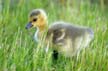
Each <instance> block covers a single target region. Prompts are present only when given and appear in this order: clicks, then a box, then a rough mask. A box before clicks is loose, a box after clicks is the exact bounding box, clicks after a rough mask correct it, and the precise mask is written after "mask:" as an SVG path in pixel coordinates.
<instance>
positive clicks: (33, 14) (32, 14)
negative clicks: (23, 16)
mask: <svg viewBox="0 0 108 71" xmlns="http://www.w3.org/2000/svg"><path fill="white" fill-rule="evenodd" d="M40 13H41V12H40V11H39V10H33V11H32V12H31V13H30V17H32V16H35V15H39V14H40Z"/></svg>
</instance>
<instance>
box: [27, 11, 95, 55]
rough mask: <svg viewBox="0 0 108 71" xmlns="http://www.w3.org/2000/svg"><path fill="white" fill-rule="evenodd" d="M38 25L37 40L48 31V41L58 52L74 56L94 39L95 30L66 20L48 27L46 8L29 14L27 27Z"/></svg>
mask: <svg viewBox="0 0 108 71" xmlns="http://www.w3.org/2000/svg"><path fill="white" fill-rule="evenodd" d="M31 27H37V29H38V30H37V31H36V33H35V40H36V41H38V42H39V39H41V37H42V35H44V32H45V31H47V35H46V42H49V43H50V44H52V45H53V46H54V48H53V49H54V52H55V50H56V51H57V53H60V54H63V55H64V56H66V57H72V56H74V55H76V54H77V53H79V52H80V50H81V49H82V48H85V47H87V45H88V44H89V43H90V41H91V40H92V39H93V36H94V34H93V31H92V29H90V28H87V27H79V26H74V25H72V24H70V23H66V22H54V23H53V24H52V25H50V26H49V27H48V25H47V16H46V13H45V11H44V10H42V9H34V10H33V11H31V12H30V14H29V24H27V26H26V29H29V28H31Z"/></svg>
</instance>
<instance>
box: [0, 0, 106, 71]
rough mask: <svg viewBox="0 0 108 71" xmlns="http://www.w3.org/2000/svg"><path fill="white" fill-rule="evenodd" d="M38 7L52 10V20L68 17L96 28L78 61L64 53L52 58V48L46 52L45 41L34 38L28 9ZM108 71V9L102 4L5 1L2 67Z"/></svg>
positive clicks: (11, 70) (0, 21)
mask: <svg viewBox="0 0 108 71" xmlns="http://www.w3.org/2000/svg"><path fill="white" fill-rule="evenodd" d="M34 8H43V9H45V10H46V12H47V14H48V20H49V24H50V23H51V22H54V21H58V20H64V21H67V22H71V23H73V24H75V25H83V26H88V27H91V28H93V30H94V34H95V36H94V40H93V41H92V43H91V44H90V45H89V47H88V48H86V49H85V50H83V51H82V52H81V53H80V55H79V59H78V61H76V59H75V58H71V59H69V58H65V57H63V56H60V57H59V59H58V61H57V62H56V63H53V62H52V57H51V53H52V51H51V49H50V51H49V52H48V53H45V52H44V47H45V46H41V44H36V43H35V42H34V41H33V40H32V36H33V33H34V32H35V29H30V30H28V31H27V30H26V29H25V25H26V23H27V22H28V20H27V19H28V13H29V12H30V11H31V10H32V9H34ZM53 70H55V71H107V70H108V13H107V11H102V10H101V9H100V7H99V6H98V5H95V4H93V5H92V6H90V5H89V4H87V3H82V4H81V5H80V7H77V6H76V5H75V6H74V7H73V6H69V5H68V4H67V5H66V6H61V5H59V3H55V2H51V1H47V0H44V1H43V2H41V0H37V1H35V0H31V1H29V2H28V1H27V2H26V1H25V0H20V2H18V4H17V5H14V6H10V5H9V0H7V1H5V3H4V8H3V9H2V12H1V13H0V71H53Z"/></svg>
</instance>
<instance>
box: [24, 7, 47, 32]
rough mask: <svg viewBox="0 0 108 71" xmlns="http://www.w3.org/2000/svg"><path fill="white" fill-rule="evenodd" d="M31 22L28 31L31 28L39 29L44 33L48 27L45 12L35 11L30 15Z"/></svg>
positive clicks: (27, 27)
mask: <svg viewBox="0 0 108 71" xmlns="http://www.w3.org/2000/svg"><path fill="white" fill-rule="evenodd" d="M28 19H29V22H28V24H27V25H26V29H30V28H31V27H36V28H39V30H40V31H43V30H44V29H45V27H46V26H47V16H46V13H45V11H44V10H42V9H34V10H32V11H31V12H30V14H29V18H28Z"/></svg>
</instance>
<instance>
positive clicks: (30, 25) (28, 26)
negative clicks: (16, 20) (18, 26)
mask: <svg viewBox="0 0 108 71" xmlns="http://www.w3.org/2000/svg"><path fill="white" fill-rule="evenodd" d="M32 26H33V25H32V23H31V22H29V23H28V24H27V25H26V27H25V28H26V29H30V28H31V27H32Z"/></svg>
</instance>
